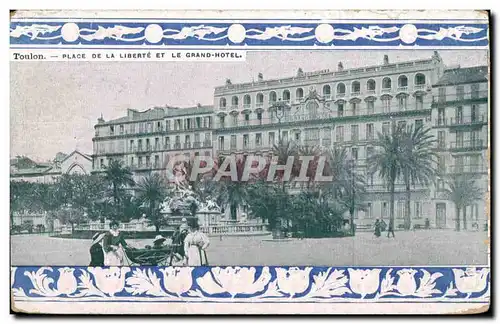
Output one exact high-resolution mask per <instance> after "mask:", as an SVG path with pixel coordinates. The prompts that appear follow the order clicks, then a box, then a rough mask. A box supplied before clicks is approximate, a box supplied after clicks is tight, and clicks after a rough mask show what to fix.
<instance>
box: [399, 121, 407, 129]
mask: <svg viewBox="0 0 500 324" xmlns="http://www.w3.org/2000/svg"><path fill="white" fill-rule="evenodd" d="M398 128H399V129H406V121H404V120H400V121H398Z"/></svg>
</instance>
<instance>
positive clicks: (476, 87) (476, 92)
mask: <svg viewBox="0 0 500 324" xmlns="http://www.w3.org/2000/svg"><path fill="white" fill-rule="evenodd" d="M470 90H471V92H470V96H471V98H472V99H477V98H479V84H477V83H474V84H472V85H471V87H470Z"/></svg>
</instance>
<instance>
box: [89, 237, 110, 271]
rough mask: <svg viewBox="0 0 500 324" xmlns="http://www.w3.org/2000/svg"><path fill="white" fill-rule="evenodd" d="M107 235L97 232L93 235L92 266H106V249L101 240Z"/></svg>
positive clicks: (91, 246) (91, 247) (91, 248)
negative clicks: (103, 247) (104, 249)
mask: <svg viewBox="0 0 500 324" xmlns="http://www.w3.org/2000/svg"><path fill="white" fill-rule="evenodd" d="M105 235H106V233H96V234H94V236H92V244H91V245H90V264H89V266H90V267H103V266H104V251H103V249H102V245H101V241H102V240H103V238H104V236H105Z"/></svg>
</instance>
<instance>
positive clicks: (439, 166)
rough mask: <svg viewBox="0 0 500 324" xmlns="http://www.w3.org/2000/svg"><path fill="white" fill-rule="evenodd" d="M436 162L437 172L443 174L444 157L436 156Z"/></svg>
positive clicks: (444, 166)
mask: <svg viewBox="0 0 500 324" xmlns="http://www.w3.org/2000/svg"><path fill="white" fill-rule="evenodd" d="M437 162H438V171H439V172H440V173H445V172H446V160H445V158H444V156H442V155H438V159H437Z"/></svg>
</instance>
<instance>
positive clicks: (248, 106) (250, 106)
mask: <svg viewBox="0 0 500 324" xmlns="http://www.w3.org/2000/svg"><path fill="white" fill-rule="evenodd" d="M250 108H252V105H251V104H244V105H243V109H250Z"/></svg>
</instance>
